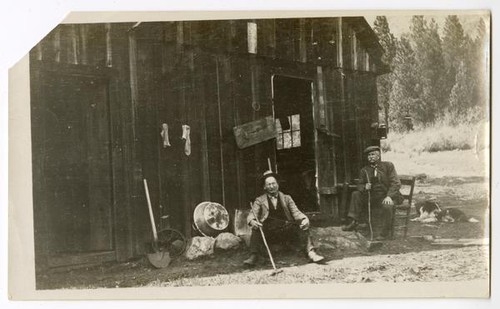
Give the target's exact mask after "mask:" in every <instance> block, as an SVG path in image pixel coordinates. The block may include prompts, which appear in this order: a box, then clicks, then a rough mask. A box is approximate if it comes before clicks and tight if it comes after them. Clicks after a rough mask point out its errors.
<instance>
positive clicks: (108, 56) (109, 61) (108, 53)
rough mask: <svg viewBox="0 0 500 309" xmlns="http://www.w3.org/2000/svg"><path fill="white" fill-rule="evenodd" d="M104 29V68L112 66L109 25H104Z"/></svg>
mask: <svg viewBox="0 0 500 309" xmlns="http://www.w3.org/2000/svg"><path fill="white" fill-rule="evenodd" d="M105 29H106V66H107V67H112V66H113V50H112V45H111V24H110V23H107V24H106V25H105Z"/></svg>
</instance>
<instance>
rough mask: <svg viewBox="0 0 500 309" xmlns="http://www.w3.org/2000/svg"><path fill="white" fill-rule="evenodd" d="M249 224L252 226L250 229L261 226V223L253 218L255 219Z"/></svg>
mask: <svg viewBox="0 0 500 309" xmlns="http://www.w3.org/2000/svg"><path fill="white" fill-rule="evenodd" d="M249 224H250V226H251V227H252V229H254V230H256V229H258V228H259V227H262V223H259V222H257V220H255V219H254V220H252V221H250V223H249Z"/></svg>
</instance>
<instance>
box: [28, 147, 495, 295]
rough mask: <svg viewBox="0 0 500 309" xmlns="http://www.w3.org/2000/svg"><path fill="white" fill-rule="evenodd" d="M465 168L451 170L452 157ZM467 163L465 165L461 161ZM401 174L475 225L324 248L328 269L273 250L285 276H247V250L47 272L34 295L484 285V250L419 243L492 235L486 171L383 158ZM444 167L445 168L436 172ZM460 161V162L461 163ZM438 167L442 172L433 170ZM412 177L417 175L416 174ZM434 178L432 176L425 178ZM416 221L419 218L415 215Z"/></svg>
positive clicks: (266, 269)
mask: <svg viewBox="0 0 500 309" xmlns="http://www.w3.org/2000/svg"><path fill="white" fill-rule="evenodd" d="M452 155H453V156H452ZM457 156H461V157H462V160H458V161H455V164H450V163H449V161H452V160H450V158H451V157H455V158H457ZM464 158H465V159H464ZM383 159H384V160H391V161H393V162H394V163H395V165H396V167H397V169H398V172H399V173H400V174H413V175H416V174H420V177H419V181H418V182H417V184H416V189H415V193H414V199H415V200H416V201H421V200H425V199H437V200H438V201H439V203H440V205H441V206H442V207H444V208H448V207H454V208H459V209H460V210H462V211H463V212H465V213H466V214H467V215H468V216H471V217H474V218H475V219H477V220H479V222H478V223H469V222H456V223H431V224H422V223H420V222H410V225H409V230H408V237H407V238H406V239H404V238H403V237H401V235H396V238H395V239H394V240H389V241H386V242H385V243H384V244H383V246H382V247H381V248H379V249H377V250H376V251H373V252H368V251H366V250H335V249H327V248H323V247H322V248H321V252H320V253H321V254H323V255H325V257H326V258H327V262H326V263H324V264H319V265H318V264H310V263H307V260H306V259H305V257H303V256H302V255H300V254H297V252H293V251H289V250H284V249H283V248H275V250H274V255H275V261H276V262H277V267H278V268H282V269H283V272H282V273H280V274H278V275H276V276H269V273H270V271H271V265H270V263H269V262H268V261H267V260H266V259H265V257H262V259H261V263H260V264H258V265H257V266H256V267H255V268H252V269H248V268H245V267H244V266H242V262H243V260H244V259H245V258H247V256H248V250H247V249H246V248H241V249H237V250H233V251H226V252H216V253H215V254H214V255H212V256H210V257H205V258H201V259H198V260H194V261H188V260H186V259H184V258H178V259H176V260H174V261H173V262H172V263H171V264H170V265H169V266H168V267H167V268H164V269H154V268H152V267H151V266H150V265H149V264H148V262H147V260H146V259H145V258H141V259H137V260H134V261H129V262H127V263H109V264H102V265H99V266H93V267H84V268H79V269H52V270H50V271H47V272H45V273H40V274H38V275H37V289H80V288H100V287H105V288H115V287H142V286H154V287H157V286H201V285H228V284H274V283H282V284H283V283H286V284H288V283H328V282H339V283H354V282H357V283H360V282H403V281H404V282H416V281H419V282H432V281H434V282H436V281H437V282H439V281H464V280H473V279H484V278H488V274H489V247H488V246H469V247H461V246H445V245H435V244H432V243H431V242H430V241H428V240H424V239H422V238H421V237H419V236H423V235H430V236H432V237H435V238H454V239H456V238H474V239H483V238H487V237H488V235H489V212H488V205H489V191H488V190H489V185H488V184H489V180H488V178H487V177H485V174H484V168H483V166H484V165H483V166H479V167H477V166H474V167H470V164H475V162H474V161H471V160H472V159H474V156H473V155H472V154H471V153H466V152H462V153H460V154H458V155H457V153H455V152H450V153H449V154H448V155H446V154H443V153H440V154H436V155H435V156H434V157H433V155H432V154H425V158H419V159H414V160H410V161H411V164H410V163H408V162H409V161H407V160H408V159H409V158H408V157H405V156H403V155H401V154H387V155H386V156H385V157H384V158H383ZM441 160H446V162H447V164H446V165H445V166H444V167H442V165H439V162H440V161H441ZM464 160H465V161H464ZM436 166H439V168H438V167H436ZM415 169H417V170H418V171H420V173H416V172H415ZM425 171H432V173H425ZM414 216H416V215H414Z"/></svg>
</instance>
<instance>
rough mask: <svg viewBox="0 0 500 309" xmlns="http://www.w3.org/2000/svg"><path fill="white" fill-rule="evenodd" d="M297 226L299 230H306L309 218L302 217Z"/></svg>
mask: <svg viewBox="0 0 500 309" xmlns="http://www.w3.org/2000/svg"><path fill="white" fill-rule="evenodd" d="M299 227H300V229H301V230H307V229H308V228H309V218H307V217H305V218H304V219H302V221H301V222H300V226H299Z"/></svg>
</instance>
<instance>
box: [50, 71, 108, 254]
mask: <svg viewBox="0 0 500 309" xmlns="http://www.w3.org/2000/svg"><path fill="white" fill-rule="evenodd" d="M41 93H42V98H43V99H42V102H41V103H42V106H41V109H42V110H43V113H42V118H43V120H42V123H43V126H42V130H43V131H44V133H43V139H44V140H43V143H42V145H43V152H44V159H43V183H42V184H41V186H42V188H43V192H44V194H45V203H44V204H45V205H43V207H44V209H45V212H46V214H45V215H46V216H47V219H48V233H49V237H48V240H49V241H48V242H49V244H48V249H49V250H50V252H51V253H52V254H58V253H69V254H70V253H83V252H91V251H108V250H112V249H113V229H112V226H113V225H112V222H113V216H112V191H111V190H112V186H111V162H110V130H109V125H110V123H109V111H108V86H107V81H106V80H105V79H98V78H95V77H89V76H82V75H61V74H52V73H47V74H44V77H43V79H42V89H41Z"/></svg>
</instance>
